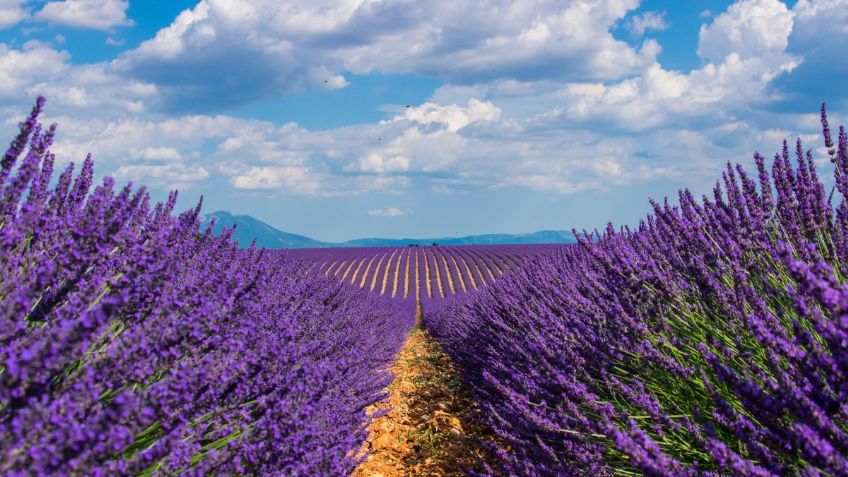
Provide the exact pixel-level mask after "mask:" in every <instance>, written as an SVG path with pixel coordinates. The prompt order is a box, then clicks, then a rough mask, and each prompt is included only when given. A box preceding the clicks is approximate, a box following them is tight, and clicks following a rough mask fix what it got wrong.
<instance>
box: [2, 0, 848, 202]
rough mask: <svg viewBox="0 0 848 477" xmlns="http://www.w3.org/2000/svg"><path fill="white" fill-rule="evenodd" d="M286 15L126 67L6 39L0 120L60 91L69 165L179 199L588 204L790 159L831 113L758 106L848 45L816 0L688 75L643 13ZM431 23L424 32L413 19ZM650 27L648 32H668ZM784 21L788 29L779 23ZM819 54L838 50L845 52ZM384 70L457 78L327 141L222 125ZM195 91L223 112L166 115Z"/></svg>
mask: <svg viewBox="0 0 848 477" xmlns="http://www.w3.org/2000/svg"><path fill="white" fill-rule="evenodd" d="M277 3H278V2H274V3H270V2H269V3H267V4H266V3H263V2H262V1H260V2H252V3H251V2H241V3H240V2H237V1H234V0H229V1H224V0H204V1H201V2H200V3H198V5H197V6H196V7H195V8H193V9H190V10H186V11H184V12H183V13H182V14H180V15H179V17H178V18H177V19H176V20H175V21H174V22H173V23H172V24H171V25H170V26H169V27H167V28H165V29H163V30H162V31H160V32H159V33H158V34H157V35H156V37H155V38H153V39H151V40H150V41H148V42H145V43H144V44H143V45H142V46H141V47H139V48H138V49H136V50H134V51H132V52H129V53H127V54H125V55H124V56H123V57H122V58H120V59H119V60H118V61H115V62H109V63H98V64H92V65H73V64H72V63H71V61H70V57H69V55H68V53H67V52H64V51H61V50H59V49H54V48H52V47H50V46H49V45H46V44H43V43H39V42H30V43H27V44H26V45H25V46H23V47H21V48H13V47H10V46H7V45H0V67H2V68H3V69H4V71H6V72H7V74H6V76H5V77H4V80H3V81H0V108H7V109H8V108H9V107H16V108H18V109H17V110H16V111H15V114H14V116H13V117H15V118H16V119H17V118H19V117H21V115H22V114H23V113H24V112H25V108H24V107H23V106H28V105H21V103H20V102H21V98H22V97H23V96H24V95H27V96H29V97H30V98H32V97H34V96H35V94H39V93H46V94H47V95H48V99H49V100H50V101H49V106H48V112H49V113H50V115H51V116H50V118H49V119H50V120H57V121H58V122H59V123H60V126H61V128H60V135H59V138H58V142H57V145H56V149H57V151H56V152H57V154H58V158H59V160H60V161H61V160H66V159H67V160H70V159H74V160H79V159H82V158H83V157H85V154H86V153H87V152H93V153H94V155H95V159H96V160H97V164H98V171H99V172H106V173H111V174H115V175H117V176H118V177H119V178H123V179H133V180H134V181H138V182H141V183H149V184H151V185H155V186H161V187H172V186H177V185H179V186H182V187H194V188H199V187H205V186H208V184H212V183H213V182H214V184H217V185H218V186H220V185H221V184H229V186H230V187H231V188H232V189H237V190H239V191H252V192H251V193H255V194H265V195H273V194H287V195H296V196H332V197H336V196H355V195H363V194H369V193H379V194H381V195H394V194H405V193H407V192H408V191H411V190H428V191H437V192H440V193H465V192H477V191H480V190H493V189H506V188H520V189H531V190H535V191H544V192H552V193H557V194H570V193H573V192H579V191H585V190H590V189H600V190H609V189H610V188H612V187H616V186H618V185H622V184H630V183H634V182H639V181H651V180H657V179H662V178H669V177H674V178H675V181H683V180H692V181H703V179H704V178H705V177H706V178H709V179H712V178H713V177H714V174H715V173H716V170H717V169H718V168H720V167H721V164H722V163H723V161H724V160H725V159H727V158H733V157H738V158H744V157H747V156H748V153H749V152H750V150H751V149H752V148H753V147H752V141H754V142H757V144H758V145H759V144H760V142H762V143H763V144H764V145H765V146H766V147H767V148H768V147H774V145H775V144H773V140H774V138H775V137H777V135H779V133H783V132H785V131H778V130H777V129H775V128H773V127H769V126H770V125H771V124H773V123H776V122H777V121H780V122H781V124H785V123H786V121H796V120H797V121H798V122H797V123H796V124H797V125H798V129H799V130H801V131H810V130H815V117H812V119H811V122H809V123H807V122H804V123H802V122H800V119H798V117H796V116H792V115H783V116H778V115H771V116H769V115H766V114H765V113H762V111H761V110H760V109H758V108H764V107H767V106H768V105H769V104H772V103H773V102H774V101H776V100H778V99H780V91H776V90H775V89H774V88H773V86H774V84H775V81H779V80H780V79H781V78H786V77H787V76H788V75H790V74H794V73H795V71H796V70H797V69H799V68H803V67H804V65H806V64H809V62H811V61H813V60H815V59H816V58H818V57H817V56H816V54H817V53H803V52H802V51H801V50H803V51H804V52H811V51H813V50H814V47H813V46H810V45H813V44H814V43H813V42H814V41H815V35H814V32H815V29H816V25H827V34H828V35H830V36H829V38H836V39H837V40H838V41H841V42H842V43H841V44H842V45H844V44H845V41H846V40H845V39H844V38H845V37H844V35H846V34H848V33H846V32H843V31H841V30H840V26H839V25H840V24H839V22H823V20H822V19H823V18H831V17H833V18H844V17H845V15H846V14H845V13H844V12H845V11H846V9H845V8H844V4H845V2H844V1H840V2H837V1H835V0H832V1H831V0H829V1H825V2H816V3H812V2H806V1H804V0H799V2H798V3H797V4H796V6H795V8H794V9H793V10H792V11H791V12H789V11H788V10H786V9H785V8H782V9H781V7H780V5H779V4H778V3H776V2H774V1H766V0H742V1H740V2H737V3H736V4H734V5H733V6H731V7H730V8H729V9H728V10H727V11H726V12H724V13H721V14H720V15H718V16H717V17H714V18H713V19H712V20H711V21H708V23H707V24H706V25H705V26H704V28H702V30H701V36H700V44H699V52H701V53H702V55H703V58H704V64H703V65H702V66H701V67H699V68H696V69H694V70H692V71H689V72H680V71H672V70H667V69H664V68H663V67H662V66H661V65H660V64H658V63H657V62H656V61H654V59H655V58H656V55H657V54H658V52H659V51H660V45H659V43H657V42H656V41H655V40H646V41H644V42H642V44H641V46H640V47H639V49H638V50H634V49H633V48H630V47H628V46H627V45H625V44H623V43H620V42H617V41H615V40H614V39H612V37H611V36H609V33H608V31H607V28H608V27H609V26H610V25H613V24H615V22H617V21H619V20H621V19H623V18H626V15H627V13H628V12H629V11H631V10H633V9H634V8H635V6H636V2H635V1H624V0H621V1H618V0H610V1H607V2H596V3H593V4H592V5H589V4H588V3H587V2H576V1H575V2H553V1H551V2H548V1H540V2H538V5H537V6H538V11H536V13H535V14H534V13H533V12H532V10H533V9H530V8H529V7H528V6H527V4H525V3H523V2H511V3H510V4H509V5H501V4H500V3H497V2H494V1H490V2H486V3H485V5H486V6H487V7H489V8H491V9H494V10H497V12H498V15H494V14H491V15H490V14H489V13H487V12H486V11H484V10H483V9H482V8H481V7H478V5H477V3H476V2H470V0H469V1H468V2H459V3H447V2H433V4H438V5H439V6H440V7H441V9H442V10H444V11H442V10H439V11H436V8H435V7H434V6H433V4H431V3H429V2H420V3H419V2H406V3H404V4H403V5H401V4H400V3H396V2H393V1H388V2H382V3H379V4H365V3H363V4H356V5H353V4H350V5H349V4H345V3H339V2H329V1H327V2H324V3H320V2H317V3H316V2H309V3H306V2H303V3H299V2H287V3H286V5H278V4H277ZM481 3H483V2H481ZM578 7H579V8H578ZM322 8H323V10H321V9H322ZM463 9H464V10H463ZM319 12H320V13H319ZM284 13H285V14H284ZM419 15H420V18H425V19H426V20H424V21H423V22H421V21H413V19H414V18H418V16H419ZM645 15H646V14H643V15H642V16H640V17H639V18H642V20H640V21H642V22H643V23H642V26H641V27H638V28H637V27H635V26H634V28H637V32H638V31H641V32H642V33H644V31H646V30H647V29H650V28H654V27H659V23H658V22H657V21H656V19H655V18H654V19H651V18H649V17H648V16H645ZM787 15H789V16H788V17H787ZM840 15H842V16H841V17H840ZM504 17H508V18H514V19H515V21H514V22H507V21H505V20H503V18H504ZM469 19H477V20H479V23H475V22H472V21H470V20H469ZM663 21H665V20H663ZM767 21H774V22H776V23H775V25H777V27H776V28H773V29H772V30H768V31H766V30H764V29H763V27H762V25H763V24H764V22H767ZM842 23H845V22H842ZM469 25H470V26H469ZM633 25H635V20H634V23H633ZM651 25H653V26H651ZM643 27H644V29H642V28H643ZM249 28H253V29H252V30H250V29H249ZM568 35H570V38H571V40H569V41H565V40H563V36H568ZM840 35H843V36H840ZM572 37H573V38H572ZM401 38H403V39H408V40H409V41H400V39H401ZM587 39H593V41H595V42H594V43H592V42H589V43H591V44H589V43H585V42H586V41H589V40H587ZM569 42H570V43H569ZM413 47H414V48H417V49H416V50H415V51H412V50H410V49H408V48H413ZM821 48H822V49H826V48H830V50H827V51H830V52H831V54H830V58H831V60H832V58H836V57H838V55H834V54H832V53H834V52H838V49H839V47H838V45H837V46H833V47H831V46H827V47H825V46H821ZM476 51H479V52H480V55H479V56H476V57H475V56H474V55H472V54H471V53H472V52H476ZM578 51H579V54H578V53H577V52H578ZM802 53H803V54H802ZM437 60H438V61H437ZM821 61H824V57H822V59H821ZM831 63H832V61H831ZM837 63H838V62H837ZM799 64H800V65H801V66H800V67H799ZM551 65H553V66H551ZM832 67H833V69H834V70H836V71H839V68H843V66H841V65H832ZM571 69H573V71H572V70H571ZM565 70H569V71H565ZM373 71H376V72H381V73H392V72H412V73H416V74H435V75H436V76H439V77H440V78H442V79H443V80H445V81H447V83H445V84H444V85H443V86H442V87H441V88H439V90H437V91H436V92H435V93H434V94H433V95H432V97H430V98H429V99H428V100H426V101H423V104H413V105H411V107H409V108H404V107H401V108H398V109H393V110H391V112H392V117H390V118H388V119H385V120H383V121H378V122H374V123H371V124H358V125H352V126H346V127H340V128H335V129H329V130H322V131H311V130H308V129H306V128H304V127H302V126H300V125H298V124H296V123H289V124H285V125H282V126H279V125H275V124H272V123H270V122H266V121H258V120H247V119H240V118H235V117H232V116H227V115H225V114H217V112H218V111H220V107H221V105H222V104H238V103H240V102H244V101H248V100H251V99H256V98H262V97H265V96H267V95H275V94H278V93H279V92H280V91H282V90H284V89H285V88H290V87H293V86H292V85H295V86H297V87H302V88H326V89H335V88H343V87H345V86H346V85H347V82H348V78H350V77H351V74H355V73H357V72H360V73H361V72H373ZM210 72H211V73H210ZM218 73H221V74H220V75H219V74H218ZM133 78H135V79H133ZM22 92H23V93H24V94H22ZM180 95H183V96H184V97H185V98H187V99H186V101H188V102H189V103H190V102H191V101H201V100H202V101H203V102H205V103H207V104H205V105H203V106H199V105H196V106H192V105H191V104H188V105H187V104H183V106H184V108H183V109H186V108H187V109H192V108H194V109H203V108H210V109H211V110H215V111H214V112H211V111H210V112H203V111H202V112H201V113H185V111H183V112H181V113H178V114H162V112H163V111H168V110H169V108H172V107H173V106H167V105H168V104H174V103H173V101H174V98H175V97H176V96H180ZM210 95H212V96H214V98H213V100H212V101H210V100H209V98H210ZM10 105H11V106H10ZM806 106H807V110H809V104H807V105H806ZM177 109H179V108H177ZM387 111H389V110H388V109H387ZM752 111H754V112H755V113H752ZM743 115H744V117H746V118H749V119H750V121H749V122H744V121H741V120H740V117H743ZM10 116H11V115H10ZM813 116H814V115H813ZM809 119H810V118H807V117H806V116H805V117H804V121H808V120H809ZM6 126H7V127H8V129H7V130H11V128H13V127H14V122H9V123H8V124H6ZM761 129H765V130H766V131H771V133H769V134H758V133H757V131H758V130H761ZM670 151H671V152H674V153H671V152H670ZM677 151H685V152H679V153H678V152H677ZM716 158H720V160H718V159H716ZM240 193H245V192H240ZM390 209H391V208H389V209H376V210H382V211H384V212H385V211H386V210H390ZM398 210H401V211H404V209H398Z"/></svg>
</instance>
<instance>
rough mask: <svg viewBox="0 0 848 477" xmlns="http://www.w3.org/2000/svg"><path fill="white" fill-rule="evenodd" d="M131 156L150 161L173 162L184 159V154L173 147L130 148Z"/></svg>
mask: <svg viewBox="0 0 848 477" xmlns="http://www.w3.org/2000/svg"><path fill="white" fill-rule="evenodd" d="M130 157H132V158H133V159H137V160H142V161H150V162H172V161H180V160H182V154H180V152H179V151H177V150H176V149H174V148H173V147H145V148H143V149H130Z"/></svg>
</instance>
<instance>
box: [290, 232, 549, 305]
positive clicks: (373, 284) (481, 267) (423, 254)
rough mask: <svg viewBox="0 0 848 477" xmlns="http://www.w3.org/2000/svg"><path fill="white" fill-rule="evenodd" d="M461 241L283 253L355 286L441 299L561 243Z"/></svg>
mask: <svg viewBox="0 0 848 477" xmlns="http://www.w3.org/2000/svg"><path fill="white" fill-rule="evenodd" d="M563 246H565V245H560V244H542V245H462V246H431V247H359V248H330V249H296V250H289V251H288V252H287V253H288V254H289V255H290V256H291V257H293V258H297V259H300V260H304V261H310V262H312V263H313V267H314V268H313V270H314V271H318V272H320V273H322V274H323V275H325V276H332V277H336V278H337V279H339V280H341V281H342V282H344V283H347V284H349V285H352V286H354V287H356V288H361V289H367V290H370V291H371V292H373V293H377V294H379V295H383V296H388V297H391V298H394V299H399V300H415V297H417V296H420V297H421V301H422V302H427V301H433V300H441V299H445V298H450V297H452V296H454V295H458V294H461V293H467V292H471V291H474V290H478V289H480V288H483V287H485V286H487V285H489V284H491V283H493V282H494V281H495V280H496V279H497V278H498V277H499V276H501V275H502V274H504V273H505V272H506V271H507V270H510V269H512V268H517V267H519V266H521V264H522V262H523V261H524V260H525V259H526V258H527V257H530V256H534V255H538V254H540V253H545V252H548V251H551V250H554V249H556V248H560V247H563Z"/></svg>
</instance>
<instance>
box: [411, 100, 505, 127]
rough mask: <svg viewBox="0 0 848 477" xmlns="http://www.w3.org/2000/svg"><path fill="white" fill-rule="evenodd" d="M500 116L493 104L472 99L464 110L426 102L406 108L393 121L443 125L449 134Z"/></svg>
mask: <svg viewBox="0 0 848 477" xmlns="http://www.w3.org/2000/svg"><path fill="white" fill-rule="evenodd" d="M500 115H501V110H500V109H499V108H498V107H497V106H495V105H494V104H492V103H490V102H484V101H480V100H479V99H474V98H472V99H470V100H468V106H466V107H464V108H463V107H462V106H459V105H457V104H450V105H445V106H443V105H439V104H434V103H430V102H427V103H424V104H422V105H421V106H418V107H415V108H406V111H404V114H403V116H397V117H395V120H399V119H403V120H407V121H413V122H416V123H418V124H433V123H436V124H441V125H444V127H445V128H446V129H447V130H448V131H450V132H457V131H459V130H460V129H462V128H464V127H465V126H468V125H469V124H471V123H474V122H478V121H494V120H496V119H498V118H499V117H500Z"/></svg>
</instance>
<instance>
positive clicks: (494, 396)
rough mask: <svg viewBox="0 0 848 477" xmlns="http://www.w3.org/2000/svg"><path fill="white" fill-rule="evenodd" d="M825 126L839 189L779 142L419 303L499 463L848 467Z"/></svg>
mask: <svg viewBox="0 0 848 477" xmlns="http://www.w3.org/2000/svg"><path fill="white" fill-rule="evenodd" d="M822 125H823V130H824V139H825V145H826V147H827V148H828V149H829V151H828V152H829V154H830V156H831V161H832V162H834V163H835V179H836V180H835V182H836V185H835V186H834V190H832V191H830V192H828V191H827V190H826V189H825V186H824V185H823V183H822V181H821V180H820V179H819V177H818V175H817V171H816V166H815V163H814V160H813V157H812V153H811V151H804V149H803V148H802V144H801V142H800V140H799V141H798V142H797V144H796V147H795V151H794V154H792V153H791V152H790V148H789V147H788V144H786V143H785V142H784V147H783V150H782V151H781V152H780V153H778V154H776V155H775V157H774V160H773V161H771V167H770V168H769V167H767V165H766V160H765V159H764V158H763V157H762V156H760V155H759V154H755V156H754V157H755V163H756V166H757V172H756V174H755V175H750V174H749V173H748V172H747V171H746V170H745V169H744V168H743V167H741V166H738V165H737V166H735V167H733V166H731V165H730V164H728V166H727V169H726V171H725V172H724V173H723V175H722V178H721V179H720V180H719V181H717V183H716V186H715V189H714V191H713V194H712V197H706V196H705V197H702V198H701V199H700V200H696V199H695V198H694V197H693V195H692V194H691V193H690V192H689V191H687V190H682V191H680V193H679V202H678V204H677V205H670V204H669V202H668V201H665V202H664V203H662V204H660V203H653V209H654V210H653V213H652V214H650V215H648V216H647V217H646V219H645V220H643V221H641V222H640V224H639V226H638V227H637V228H636V229H635V230H630V229H629V228H627V227H623V228H622V229H620V230H616V229H614V228H613V227H612V226H611V225H610V226H608V228H607V230H605V231H604V232H603V233H598V232H594V233H592V234H585V235H584V237H583V238H582V240H581V242H580V244H579V245H578V246H575V247H565V248H562V249H560V250H558V251H556V252H554V253H551V254H549V255H547V256H540V257H537V258H535V259H533V260H531V261H530V262H528V263H526V264H525V266H523V267H521V268H520V269H518V270H517V271H515V272H514V273H510V274H508V275H507V276H505V277H504V278H503V279H501V280H499V281H498V282H497V283H495V284H494V285H493V286H491V287H488V288H486V289H485V290H483V291H482V292H481V293H478V294H475V295H464V296H458V297H457V298H456V299H455V300H454V301H453V302H452V303H450V304H449V305H448V306H446V307H443V308H441V309H437V310H435V312H434V313H429V314H425V316H424V320H425V324H426V325H427V326H428V327H429V328H430V330H431V331H432V333H433V334H434V336H436V337H437V338H438V339H439V340H440V341H441V342H442V343H443V345H444V346H445V349H446V350H447V351H448V352H449V353H450V354H451V356H452V357H453V358H454V360H455V361H456V362H457V363H458V364H459V366H460V367H461V369H462V371H463V374H464V377H465V380H466V381H467V382H468V383H469V384H470V385H471V387H472V389H473V391H474V394H475V396H476V398H477V399H478V402H479V403H480V406H481V408H482V413H481V416H482V418H483V419H484V420H485V422H486V423H487V424H488V425H489V426H491V427H492V428H493V429H494V430H495V431H496V432H497V434H498V435H499V436H500V437H501V443H502V444H501V446H499V447H495V448H493V449H492V450H493V452H494V453H496V454H498V455H499V456H500V458H501V459H500V460H501V464H500V468H495V469H492V472H493V473H495V474H497V475H503V474H511V475H527V476H553V475H634V474H640V473H641V474H647V475H668V476H681V475H757V476H770V475H848V457H846V456H848V405H846V403H848V314H846V313H848V311H846V310H848V287H846V285H845V277H846V276H848V202H846V197H848V135H846V133H845V130H844V128H842V127H840V128H839V135H838V142H837V144H835V145H834V144H833V140H832V138H831V133H830V129H829V127H828V125H827V120H826V115H825V110H824V105H823V106H822ZM793 155H794V156H795V157H794V159H793V157H792V156H793ZM833 201H837V202H838V205H836V206H834V205H832V204H833Z"/></svg>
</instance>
